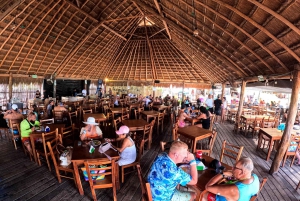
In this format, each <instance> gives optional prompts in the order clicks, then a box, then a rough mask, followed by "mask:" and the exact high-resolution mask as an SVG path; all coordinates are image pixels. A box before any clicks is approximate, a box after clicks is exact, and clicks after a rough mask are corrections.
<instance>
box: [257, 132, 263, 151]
mask: <svg viewBox="0 0 300 201" xmlns="http://www.w3.org/2000/svg"><path fill="white" fill-rule="evenodd" d="M261 142H262V134H261V131H259V133H258V142H257V147H256V150H258V149H260V147H261Z"/></svg>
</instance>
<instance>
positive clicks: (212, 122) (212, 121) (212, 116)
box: [209, 114, 216, 131]
mask: <svg viewBox="0 0 300 201" xmlns="http://www.w3.org/2000/svg"><path fill="white" fill-rule="evenodd" d="M215 117H216V115H214V114H213V115H211V117H210V126H209V130H210V131H212V129H213V125H214V121H215Z"/></svg>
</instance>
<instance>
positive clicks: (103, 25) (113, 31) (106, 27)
mask: <svg viewBox="0 0 300 201" xmlns="http://www.w3.org/2000/svg"><path fill="white" fill-rule="evenodd" d="M101 26H102V27H104V28H105V29H107V30H109V31H111V32H112V33H114V34H115V35H117V36H119V37H120V38H122V39H123V40H125V41H127V39H126V38H125V37H124V36H122V35H121V34H119V33H117V32H116V31H115V30H113V29H111V28H109V27H108V26H106V25H105V24H102V25H101Z"/></svg>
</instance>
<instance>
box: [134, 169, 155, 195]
mask: <svg viewBox="0 0 300 201" xmlns="http://www.w3.org/2000/svg"><path fill="white" fill-rule="evenodd" d="M136 169H137V172H138V176H139V180H140V183H141V189H142V201H152V193H151V189H150V184H149V183H146V181H145V179H144V178H143V175H142V170H141V166H140V165H139V164H138V165H136Z"/></svg>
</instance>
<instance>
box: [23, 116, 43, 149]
mask: <svg viewBox="0 0 300 201" xmlns="http://www.w3.org/2000/svg"><path fill="white" fill-rule="evenodd" d="M39 126H40V122H39V121H36V116H35V114H34V113H33V112H30V113H29V114H28V115H27V119H24V120H23V121H22V122H21V124H20V130H21V139H22V142H23V144H24V146H25V147H26V148H27V150H28V151H29V153H32V152H31V147H30V138H29V135H30V134H31V133H32V131H34V130H35V127H39Z"/></svg>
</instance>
